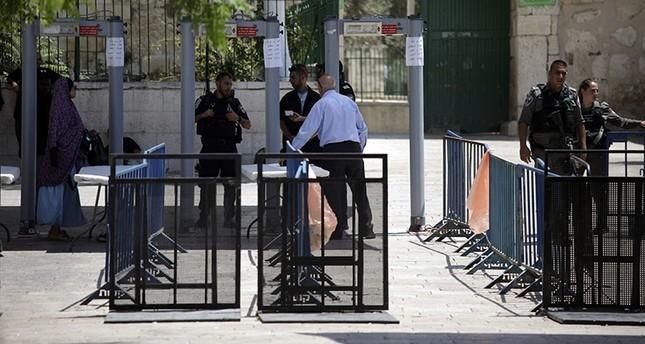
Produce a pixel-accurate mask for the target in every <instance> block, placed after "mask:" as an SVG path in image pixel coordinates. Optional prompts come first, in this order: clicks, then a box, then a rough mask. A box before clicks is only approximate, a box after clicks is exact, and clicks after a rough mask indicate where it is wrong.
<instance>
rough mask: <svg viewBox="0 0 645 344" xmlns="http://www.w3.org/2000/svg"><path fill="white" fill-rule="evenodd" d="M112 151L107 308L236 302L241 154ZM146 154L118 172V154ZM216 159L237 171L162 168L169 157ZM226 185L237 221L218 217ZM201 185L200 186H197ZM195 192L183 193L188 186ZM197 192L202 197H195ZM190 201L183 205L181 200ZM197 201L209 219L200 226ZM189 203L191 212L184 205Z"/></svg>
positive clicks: (127, 156)
mask: <svg viewBox="0 0 645 344" xmlns="http://www.w3.org/2000/svg"><path fill="white" fill-rule="evenodd" d="M163 152H164V148H163V147H162V146H157V147H153V149H151V150H149V151H146V153H147V154H122V155H113V156H112V160H111V174H110V176H111V177H110V180H109V192H110V200H109V205H108V207H109V213H110V220H109V227H108V234H109V235H108V243H109V245H108V248H109V255H108V256H109V269H108V276H109V282H108V288H109V305H110V309H111V310H119V311H120V310H126V311H140V310H160V309H225V308H239V304H240V291H239V290H240V228H239V223H240V222H239V218H240V209H239V205H240V202H239V200H240V190H239V188H240V162H241V160H240V155H239V154H163ZM125 159H128V160H132V159H135V160H138V159H143V160H142V163H141V164H139V165H135V166H133V167H132V168H131V169H128V170H126V171H124V172H123V173H120V174H116V173H115V172H116V166H117V165H118V164H119V163H120V162H122V161H123V160H125ZM185 159H188V160H190V161H191V162H196V161H197V159H199V160H200V161H204V160H207V159H218V160H226V161H230V162H231V163H233V164H234V165H235V166H236V171H237V173H236V176H234V177H179V176H169V175H166V174H165V165H166V162H167V161H169V160H180V161H183V160H185ZM225 187H228V188H232V190H234V196H235V198H236V201H237V202H236V209H235V212H236V218H237V222H236V224H235V225H234V226H230V225H229V226H228V227H226V226H225V225H223V224H222V221H221V220H222V218H223V216H221V213H222V209H221V208H222V207H221V206H220V205H221V199H222V198H223V197H222V194H223V190H224V188H225ZM200 188H201V189H203V190H204V192H201V193H200V191H199V190H200ZM186 190H189V191H192V192H193V193H192V195H193V198H192V199H188V200H185V199H184V195H185V191H186ZM197 195H199V197H197ZM186 201H187V202H189V204H188V206H186V205H185V204H182V202H186ZM198 202H199V203H201V204H202V206H203V209H204V211H205V213H204V214H207V215H206V216H208V217H207V218H208V220H207V221H206V222H205V223H203V224H200V225H198V224H197V222H196V221H194V220H195V219H194V215H195V214H196V213H197V212H198V211H199V209H198V207H197V206H196V204H197V203H198ZM186 209H188V210H189V211H188V212H186Z"/></svg>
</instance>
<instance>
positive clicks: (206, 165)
mask: <svg viewBox="0 0 645 344" xmlns="http://www.w3.org/2000/svg"><path fill="white" fill-rule="evenodd" d="M215 85H216V87H217V88H216V90H215V92H214V93H207V94H206V95H204V96H202V97H201V99H200V101H199V102H198V104H197V107H196V109H195V122H197V134H198V135H201V141H202V149H201V151H200V153H237V143H240V142H241V141H242V128H244V129H250V128H251V121H250V120H249V116H248V115H247V113H246V111H245V110H244V107H242V104H241V103H240V101H239V100H238V99H237V98H235V96H234V91H233V77H232V75H231V74H230V73H228V72H221V73H219V74H218V75H217V77H216V78H215ZM199 176H200V177H233V176H235V163H234V160H219V159H200V160H199ZM208 189H209V188H207V187H202V189H201V192H200V202H199V209H200V215H199V219H198V220H197V223H196V224H195V225H196V227H204V226H205V225H206V223H207V220H208V214H209V206H208V202H207V199H208V196H209V195H208ZM234 219H235V186H230V185H225V186H224V226H225V227H235V226H236V223H235V222H234Z"/></svg>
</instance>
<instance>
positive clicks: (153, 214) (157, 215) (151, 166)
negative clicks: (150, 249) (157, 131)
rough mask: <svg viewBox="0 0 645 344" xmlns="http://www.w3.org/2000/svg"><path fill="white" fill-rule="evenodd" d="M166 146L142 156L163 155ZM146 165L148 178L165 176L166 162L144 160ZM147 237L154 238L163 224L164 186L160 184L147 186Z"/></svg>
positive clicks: (160, 145) (153, 148)
mask: <svg viewBox="0 0 645 344" xmlns="http://www.w3.org/2000/svg"><path fill="white" fill-rule="evenodd" d="M165 153H166V144H165V143H161V144H158V145H156V146H154V147H151V148H149V149H146V150H145V151H144V152H143V154H146V155H148V154H165ZM143 161H144V163H146V164H148V175H147V177H148V178H164V177H165V176H166V161H165V160H164V159H144V160H143ZM147 191H148V202H149V205H148V214H149V218H148V221H149V222H148V223H149V227H148V235H149V236H156V235H157V234H158V232H160V231H163V223H164V185H163V184H162V183H157V184H150V185H148V190H147Z"/></svg>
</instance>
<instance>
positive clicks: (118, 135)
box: [20, 17, 125, 228]
mask: <svg viewBox="0 0 645 344" xmlns="http://www.w3.org/2000/svg"><path fill="white" fill-rule="evenodd" d="M21 34H22V84H21V92H22V139H21V143H20V145H21V147H22V158H21V166H20V169H21V172H22V182H21V191H20V199H21V200H22V201H21V208H20V222H21V223H22V225H21V226H22V227H23V228H34V227H35V224H36V134H35V133H36V111H37V109H36V102H35V101H34V99H36V82H37V77H36V69H37V63H36V56H37V53H36V50H37V49H36V37H37V36H67V37H77V36H99V37H106V49H105V50H106V64H107V67H108V76H109V85H110V86H109V89H110V91H109V128H110V150H111V152H112V153H122V152H123V65H124V62H125V61H124V59H125V53H124V46H125V44H124V39H123V34H124V32H123V21H122V20H121V18H120V17H112V18H111V19H109V20H107V21H105V20H80V21H79V20H69V19H58V20H56V21H54V22H53V23H52V24H51V25H49V26H41V25H40V21H39V20H38V19H35V20H34V21H32V22H29V23H25V24H23V26H22V32H21Z"/></svg>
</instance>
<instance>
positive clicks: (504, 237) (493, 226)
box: [466, 154, 520, 284]
mask: <svg viewBox="0 0 645 344" xmlns="http://www.w3.org/2000/svg"><path fill="white" fill-rule="evenodd" d="M515 179H516V178H515V165H514V164H512V163H510V162H507V161H505V160H503V159H501V158H499V157H497V156H495V155H493V154H491V155H490V163H489V194H490V196H489V199H490V202H489V225H490V229H489V230H488V231H487V232H486V233H485V236H486V238H487V241H488V243H489V248H488V250H487V251H485V252H484V253H483V254H482V255H479V256H478V257H477V258H476V259H475V260H474V261H472V262H471V263H470V264H468V265H467V266H466V269H469V271H468V273H469V274H472V273H474V272H475V271H477V270H479V269H481V268H483V267H484V266H486V267H487V268H488V269H490V268H493V267H498V268H503V269H507V270H506V272H505V273H504V274H502V275H500V276H504V275H506V274H507V273H510V272H513V270H511V269H515V268H516V266H515V265H513V263H515V262H519V259H518V258H519V255H520V253H519V252H518V251H519V249H518V248H519V245H518V243H519V239H520V238H519V236H518V235H517V231H516V217H517V211H516V210H517V209H516V206H515V196H516V193H517V191H516V181H515ZM493 195H494V197H493ZM493 282H494V283H493V284H495V283H497V279H495V280H493Z"/></svg>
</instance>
